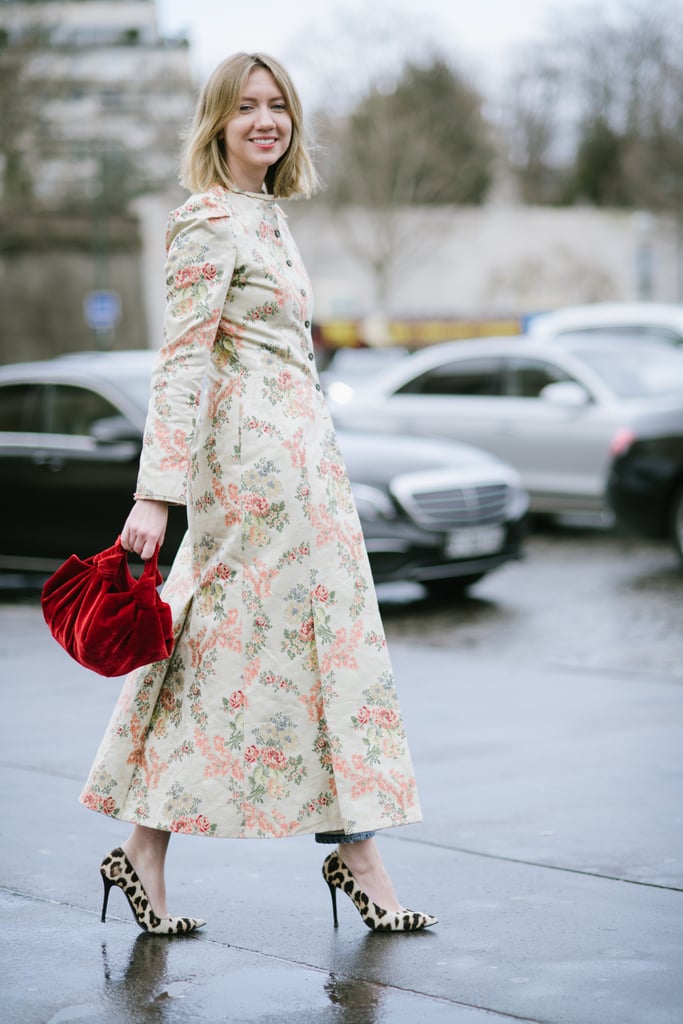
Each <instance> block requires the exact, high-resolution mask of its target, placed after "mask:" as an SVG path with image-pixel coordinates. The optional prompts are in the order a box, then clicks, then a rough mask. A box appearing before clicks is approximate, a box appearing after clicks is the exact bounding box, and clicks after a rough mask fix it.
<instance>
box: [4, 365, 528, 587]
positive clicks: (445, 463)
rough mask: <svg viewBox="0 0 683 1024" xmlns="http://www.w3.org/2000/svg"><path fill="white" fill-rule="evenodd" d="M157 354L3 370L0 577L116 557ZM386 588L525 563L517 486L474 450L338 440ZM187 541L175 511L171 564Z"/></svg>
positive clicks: (442, 583) (450, 581)
mask: <svg viewBox="0 0 683 1024" xmlns="http://www.w3.org/2000/svg"><path fill="white" fill-rule="evenodd" d="M152 359H153V353H152V352H117V353H105V352H93V353H83V354H74V355H70V356H61V357H59V358H57V359H51V360H47V361H44V362H35V363H24V364H17V365H10V366H5V367H2V368H0V473H1V474H2V480H3V483H4V488H5V500H4V501H3V504H2V530H1V531H0V569H5V570H7V569H14V570H20V571H26V570H37V571H41V572H46V571H51V570H52V569H54V568H56V566H57V565H58V564H60V563H61V562H62V561H63V560H64V559H65V558H67V557H68V556H69V555H70V554H72V553H73V552H76V553H77V554H80V555H81V556H87V555H90V554H93V553H94V552H96V551H99V550H101V549H102V548H105V547H108V546H109V545H110V544H112V543H113V542H114V540H115V538H116V536H117V534H118V533H119V531H120V529H121V527H122V525H123V523H124V520H125V518H126V515H127V514H128V512H129V510H130V507H131V504H132V495H133V491H134V488H135V481H136V473H137V461H138V456H139V453H140V445H141V437H142V431H143V427H144V419H145V411H146V407H147V400H148V393H149V377H150V369H151V364H152ZM339 441H340V447H341V449H342V452H343V455H344V458H345V460H346V463H347V467H348V470H349V475H350V478H351V482H352V486H353V490H354V494H355V498H356V502H357V505H358V510H359V514H360V517H361V523H362V526H363V531H364V535H365V539H366V543H367V547H368V552H369V555H370V562H371V565H372V570H373V573H374V576H375V580H376V581H377V582H384V581H388V580H406V579H410V580H419V581H422V582H424V583H425V585H427V586H428V587H431V588H432V589H433V590H435V591H436V590H440V589H441V590H444V589H445V590H446V592H450V591H452V590H453V589H454V588H455V589H459V588H462V587H464V586H466V585H468V584H470V583H473V582H475V581H476V580H478V579H480V578H481V577H482V576H483V575H484V574H485V573H487V572H490V571H491V570H492V569H494V568H495V567H496V566H498V565H501V564H502V563H503V562H506V561H508V560H509V559H511V558H517V557H519V555H520V551H521V546H522V540H523V535H524V524H525V518H526V513H527V508H528V498H527V495H526V492H525V491H524V490H523V489H522V488H521V486H520V483H519V477H518V476H517V474H516V472H515V471H514V470H512V469H511V468H510V467H508V466H507V465H505V464H504V463H502V462H500V461H499V460H497V459H496V458H494V457H492V456H490V455H487V454H486V453H484V452H480V451H479V450H478V449H475V448H471V447H469V446H466V445H458V444H454V443H450V442H444V441H432V440H424V439H414V438H408V437H400V436H399V437H396V436H392V437H387V436H384V437H375V436H372V435H362V434H353V435H348V434H344V433H340V435H339ZM185 528H186V520H185V514H184V510H183V509H172V510H171V515H170V521H169V529H168V533H167V538H166V541H165V544H164V548H163V550H162V558H161V561H162V562H165V563H167V564H168V563H169V562H170V561H171V560H172V557H173V553H174V551H175V549H176V548H177V546H178V544H179V542H180V539H181V537H182V535H183V533H184V531H185Z"/></svg>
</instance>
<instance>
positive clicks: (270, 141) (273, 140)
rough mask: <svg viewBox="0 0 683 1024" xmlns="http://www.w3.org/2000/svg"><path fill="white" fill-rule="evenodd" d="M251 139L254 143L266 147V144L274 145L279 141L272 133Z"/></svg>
mask: <svg viewBox="0 0 683 1024" xmlns="http://www.w3.org/2000/svg"><path fill="white" fill-rule="evenodd" d="M251 141H252V142H253V143H254V145H256V146H263V147H264V148H265V147H266V146H274V145H275V143H276V142H277V139H276V138H274V137H273V136H271V135H266V136H263V137H259V138H256V139H252V140H251Z"/></svg>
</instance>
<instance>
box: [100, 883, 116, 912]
mask: <svg viewBox="0 0 683 1024" xmlns="http://www.w3.org/2000/svg"><path fill="white" fill-rule="evenodd" d="M102 881H103V883H104V899H103V900H102V917H101V918H100V920H101V922H102V924H104V923H105V921H106V918H107V903H108V902H109V890H110V889H111V887H112V885H113V884H114V883H113V882H112V881H111V880H110V879H109V878H106V877H105V876H104V875H102Z"/></svg>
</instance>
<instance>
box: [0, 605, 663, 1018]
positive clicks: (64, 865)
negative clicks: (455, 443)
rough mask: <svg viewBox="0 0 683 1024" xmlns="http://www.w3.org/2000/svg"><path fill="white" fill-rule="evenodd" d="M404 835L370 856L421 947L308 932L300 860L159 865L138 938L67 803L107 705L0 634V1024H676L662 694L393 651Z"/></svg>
mask: <svg viewBox="0 0 683 1024" xmlns="http://www.w3.org/2000/svg"><path fill="white" fill-rule="evenodd" d="M392 653H393V658H394V663H395V668H396V673H397V677H398V680H399V688H400V693H401V698H402V704H403V709H404V713H405V716H406V719H407V722H408V727H409V732H410V737H411V746H412V750H413V757H414V760H415V762H416V766H417V771H418V778H419V782H420V786H421V793H422V802H423V810H424V813H425V822H424V824H422V825H420V826H412V827H410V828H407V829H403V830H401V829H398V830H394V831H393V832H391V833H387V834H386V836H385V837H383V838H382V845H383V854H384V857H385V860H386V861H387V863H388V865H389V867H390V870H391V873H392V875H393V876H394V879H395V882H396V885H397V888H398V891H399V893H401V894H405V895H404V898H405V899H406V901H407V902H408V903H409V905H414V906H415V907H416V908H417V909H422V908H424V909H425V910H427V911H431V912H433V913H436V914H438V915H439V918H440V923H439V924H438V925H437V926H436V927H435V928H434V929H431V930H429V931H427V932H424V933H416V934H413V935H401V936H396V935H379V934H377V935H375V934H373V933H371V932H369V931H367V929H366V928H365V927H364V926H363V924H362V922H361V920H360V918H359V917H358V915H357V913H356V912H355V910H354V908H353V906H352V904H351V902H350V901H348V900H346V899H343V900H340V927H339V929H337V930H335V929H334V928H333V927H332V917H331V907H330V901H329V895H328V892H327V889H326V887H325V885H324V883H323V881H322V878H321V876H320V864H321V862H322V859H323V856H324V852H323V851H322V850H321V848H320V847H316V845H315V844H314V843H313V841H312V840H311V839H309V838H308V837H300V838H295V839H290V840H283V841H279V842H277V841H270V842H259V841H252V840H248V841H242V842H237V841H234V842H230V841H222V840H214V841H208V840H201V839H197V838H194V837H184V836H177V837H174V838H173V841H172V843H171V851H170V854H169V872H168V876H169V877H168V883H169V891H170V893H171V894H172V901H171V902H172V908H173V910H174V912H176V913H180V914H184V913H188V914H193V915H196V916H201V917H205V918H206V919H207V921H208V925H207V927H206V928H205V929H203V930H202V931H201V932H199V933H197V934H196V935H195V936H191V937H187V938H178V939H171V940H166V939H158V938H156V939H155V938H153V937H151V936H147V935H144V934H143V933H141V932H140V931H139V930H138V929H137V927H136V925H135V923H134V921H133V919H132V917H131V915H130V913H129V911H128V908H127V906H126V904H125V901H124V899H123V897H122V895H121V894H120V893H118V892H116V891H115V890H114V891H113V892H112V895H111V899H110V904H109V908H110V909H109V916H108V920H107V924H106V925H102V924H101V923H100V921H99V910H100V901H101V885H100V880H99V878H98V872H97V867H98V864H99V861H100V859H101V858H102V856H103V855H104V854H105V853H106V852H107V851H108V850H109V849H111V848H112V847H114V846H115V845H117V843H119V842H120V841H121V840H122V839H123V838H124V837H125V836H126V834H127V831H128V829H127V826H124V825H120V824H117V823H114V822H110V821H107V820H106V819H104V818H102V817H100V816H99V815H96V814H92V813H90V812H88V811H86V810H84V809H83V808H81V807H80V805H79V804H78V803H77V796H78V792H79V790H80V786H81V783H82V780H83V778H84V775H85V773H86V771H87V769H88V767H89V765H90V762H91V759H92V757H93V755H94V752H95V748H96V746H97V743H98V742H99V738H100V735H101V732H102V730H103V728H104V725H105V723H106V721H107V719H108V716H109V713H110V710H111V707H112V706H113V702H114V700H115V695H116V693H117V689H118V686H119V684H118V682H116V681H108V680H104V679H99V678H98V677H95V676H92V675H90V674H89V673H87V672H85V671H84V670H82V669H80V668H79V667H78V666H77V665H75V664H74V663H73V662H71V661H70V660H69V659H68V658H67V657H66V655H64V654H63V653H62V652H61V651H60V650H59V649H58V648H57V647H56V645H55V644H54V642H53V641H52V640H51V638H50V637H49V636H48V635H47V632H46V630H45V628H44V626H43V624H42V619H41V617H40V611H39V609H38V607H37V605H36V606H33V605H5V606H3V607H2V608H0V656H1V657H2V665H3V679H4V684H3V685H4V691H5V701H4V708H3V716H2V723H1V725H0V738H1V739H2V755H1V761H2V787H1V788H0V814H1V818H0V821H1V822H2V848H3V853H2V861H1V865H2V866H1V868H0V905H1V906H2V909H3V928H2V931H0V946H1V951H0V957H1V961H0V970H1V971H2V978H3V994H2V1002H1V1005H2V1011H1V1016H2V1020H3V1022H5V1024H48V1022H49V1024H67V1022H68V1024H70V1022H76V1021H78V1022H81V1021H83V1022H89V1024H124V1022H135V1024H147V1022H163V1024H176V1022H178V1024H181V1022H183V1024H185V1022H195V1021H196V1022H200V1021H201V1022H205V1021H206V1022H208V1021H230V1022H240V1024H241V1022H245V1024H246V1022H249V1024H251V1022H259V1024H270V1022H273V1024H275V1022H278V1024H280V1022H281V1024H289V1022H292V1024H293V1022H294V1021H296V1022H297V1024H301V1022H304V1024H306V1022H309V1021H311V1022H313V1021H315V1022H316V1024H318V1022H320V1024H338V1022H343V1024H385V1022H392V1024H402V1022H406V1024H407V1022H411V1024H432V1022H439V1024H487V1022H492V1024H495V1022H496V1021H502V1022H505V1021H516V1020H529V1021H537V1022H548V1024H680V1022H681V1021H682V1020H683V858H682V855H681V838H682V837H683V810H682V803H681V760H682V756H681V751H682V750H683V686H681V685H680V683H677V682H676V681H675V680H672V679H651V678H650V679H647V678H642V677H639V676H637V675H633V676H632V677H629V678H625V677H619V676H613V677H610V676H600V675H598V674H597V673H593V672H590V671H588V672H571V671H566V670H561V669H559V668H552V667H548V666H533V665H530V664H516V665H512V666H510V665H507V666H506V667H505V668H503V667H502V665H501V661H500V659H495V658H493V657H491V658H489V659H488V660H485V659H482V657H481V656H480V655H477V656H476V657H475V656H474V655H468V654H467V653H463V652H462V651H455V652H451V651H448V650H446V651H437V650H433V649H429V648H426V647H425V648H422V647H418V646H415V645H410V646H409V645H403V644H400V643H399V644H393V645H392Z"/></svg>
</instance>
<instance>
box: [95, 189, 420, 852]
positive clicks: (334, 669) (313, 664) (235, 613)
mask: <svg viewBox="0 0 683 1024" xmlns="http://www.w3.org/2000/svg"><path fill="white" fill-rule="evenodd" d="M167 244H168V261H167V269H166V275H167V276H166V283H167V289H168V294H167V315H166V324H165V343H164V347H163V348H162V350H161V351H160V353H159V357H158V359H157V362H156V367H155V371H154V373H153V379H152V397H151V400H150V407H149V412H148V417H147V423H146V427H145V436H144V445H143V452H142V456H141V461H140V474H139V479H138V490H137V493H136V497H143V498H155V499H160V500H164V501H167V502H171V503H175V504H186V505H187V515H188V532H187V534H186V535H185V538H184V540H183V542H182V544H181V546H180V549H179V551H178V554H177V557H176V559H175V562H174V565H173V568H172V570H171V572H170V574H169V577H168V580H167V581H166V585H165V587H164V591H163V597H164V599H165V600H166V601H168V602H169V603H170V604H171V606H172V609H173V614H174V623H175V626H174V631H175V646H174V650H173V654H172V655H171V657H170V658H169V659H168V660H166V661H162V662H158V663H156V664H154V665H150V666H148V667H147V668H143V669H140V670H138V671H136V672H133V673H132V674H131V675H130V676H129V677H128V678H127V680H126V682H125V685H124V688H123V691H122V694H121V697H120V699H119V701H118V704H117V706H116V709H115V711H114V714H113V717H112V720H111V722H110V724H109V727H108V730H107V732H106V734H105V736H104V739H103V741H102V743H101V745H100V749H99V751H98V753H97V757H96V760H95V763H94V765H93V768H92V770H91V773H90V776H89V778H88V781H87V784H86V787H85V789H84V791H83V793H82V795H81V800H82V802H83V803H84V804H85V805H86V806H87V807H90V808H92V809H94V810H97V811H100V812H102V813H104V814H107V815H111V816H112V817H115V818H120V819H123V820H125V821H130V822H137V823H140V824H144V825H148V826H151V827H154V828H159V829H164V830H170V831H175V832H188V833H198V834H203V835H212V836H226V837H227V836H236V837H253V836H285V835H294V834H297V833H308V832H324V831H342V832H346V833H350V832H359V831H365V830H369V829H377V828H382V827H387V826H391V825H399V824H403V823H408V822H414V821H418V820H419V819H420V809H419V804H418V798H417V792H416V787H415V781H414V778H413V771H412V767H411V762H410V756H409V753H408V748H407V745H406V736H405V731H404V727H403V723H402V720H401V716H400V711H399V707H398V703H397V699H396V692H395V689H394V682H393V678H392V673H391V666H390V662H389V658H388V654H387V650H386V641H385V639H384V634H383V631H382V625H381V621H380V617H379V612H378V609H377V604H376V599H375V594H374V589H373V584H372V579H371V575H370V570H369V564H368V560H367V555H366V552H365V548H364V544H363V538H362V533H361V528H360V525H359V521H358V516H357V513H356V509H355V506H354V503H353V499H352V495H351V489H350V485H349V480H348V477H347V474H346V470H345V467H344V464H343V462H342V458H341V456H340V453H339V449H338V447H337V443H336V439H335V434H334V430H333V427H332V423H331V420H330V416H329V413H328V411H327V407H326V405H325V401H324V399H323V396H322V394H321V391H320V385H319V383H318V379H317V374H316V369H315V361H314V354H313V347H312V341H311V330H310V327H311V324H310V321H311V296H310V284H309V281H308V278H307V275H306V272H305V270H304V268H303V266H302V263H301V259H300V257H299V254H298V252H297V249H296V247H295V244H294V242H293V240H292V237H291V235H290V233H289V229H288V226H287V220H286V218H285V215H284V214H283V212H282V211H281V209H280V208H279V207H278V206H277V205H276V203H275V202H274V200H273V198H272V197H269V196H267V195H265V194H264V195H256V194H252V193H246V192H238V191H229V190H227V189H225V188H222V187H218V186H216V187H214V188H212V189H210V190H209V191H208V192H206V193H204V194H202V195H197V196H193V197H191V198H190V199H189V200H188V201H187V202H186V203H185V204H184V206H182V207H181V208H180V209H179V210H176V211H175V212H174V213H173V214H171V217H170V221H169V231H168V238H167Z"/></svg>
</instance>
